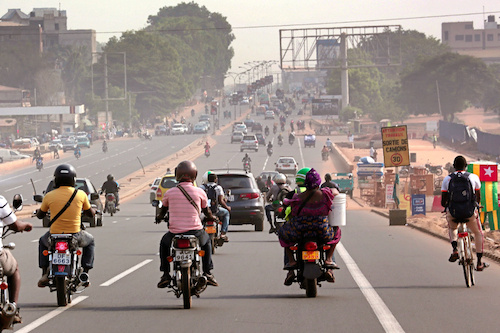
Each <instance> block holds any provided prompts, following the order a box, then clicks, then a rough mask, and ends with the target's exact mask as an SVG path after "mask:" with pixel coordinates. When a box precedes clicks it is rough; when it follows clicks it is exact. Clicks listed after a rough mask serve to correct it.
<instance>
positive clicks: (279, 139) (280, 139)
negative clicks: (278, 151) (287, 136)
mask: <svg viewBox="0 0 500 333" xmlns="http://www.w3.org/2000/svg"><path fill="white" fill-rule="evenodd" d="M278 145H279V146H280V147H281V146H283V138H278Z"/></svg>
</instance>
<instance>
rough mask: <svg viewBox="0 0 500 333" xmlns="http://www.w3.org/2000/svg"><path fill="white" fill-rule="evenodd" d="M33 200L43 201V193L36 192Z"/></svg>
mask: <svg viewBox="0 0 500 333" xmlns="http://www.w3.org/2000/svg"><path fill="white" fill-rule="evenodd" d="M33 200H35V202H42V201H43V195H41V194H35V195H34V196H33Z"/></svg>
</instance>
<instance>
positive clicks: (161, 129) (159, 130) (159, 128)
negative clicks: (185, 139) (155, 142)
mask: <svg viewBox="0 0 500 333" xmlns="http://www.w3.org/2000/svg"><path fill="white" fill-rule="evenodd" d="M155 135H167V126H165V125H156V127H155Z"/></svg>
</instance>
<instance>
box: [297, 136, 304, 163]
mask: <svg viewBox="0 0 500 333" xmlns="http://www.w3.org/2000/svg"><path fill="white" fill-rule="evenodd" d="M297 144H298V145H299V152H300V159H301V160H302V168H305V167H306V162H305V161H304V154H302V146H301V145H300V139H297Z"/></svg>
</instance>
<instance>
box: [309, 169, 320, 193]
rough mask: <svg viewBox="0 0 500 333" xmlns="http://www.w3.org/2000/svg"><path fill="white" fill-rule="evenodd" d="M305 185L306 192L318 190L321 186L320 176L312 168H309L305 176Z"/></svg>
mask: <svg viewBox="0 0 500 333" xmlns="http://www.w3.org/2000/svg"><path fill="white" fill-rule="evenodd" d="M305 185H306V188H307V189H308V190H312V189H315V188H318V187H319V186H320V185H321V176H320V175H319V173H318V172H317V171H316V170H314V168H311V170H309V172H308V173H307V174H306V181H305Z"/></svg>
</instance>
